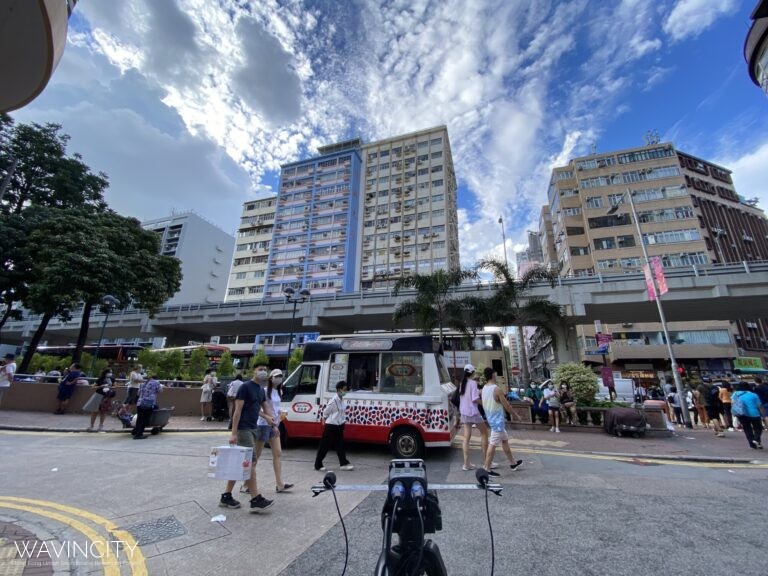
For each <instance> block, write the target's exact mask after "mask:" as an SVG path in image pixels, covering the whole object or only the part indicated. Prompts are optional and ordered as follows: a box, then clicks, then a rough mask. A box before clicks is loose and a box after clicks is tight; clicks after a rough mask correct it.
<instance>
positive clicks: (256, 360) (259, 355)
mask: <svg viewBox="0 0 768 576" xmlns="http://www.w3.org/2000/svg"><path fill="white" fill-rule="evenodd" d="M259 364H264V365H265V366H269V356H267V351H266V350H265V349H264V346H259V349H258V350H256V354H254V355H253V358H251V361H250V363H249V366H251V367H253V366H258V365H259Z"/></svg>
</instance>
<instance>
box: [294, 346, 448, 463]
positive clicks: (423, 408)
mask: <svg viewBox="0 0 768 576" xmlns="http://www.w3.org/2000/svg"><path fill="white" fill-rule="evenodd" d="M340 380H344V381H346V382H347V384H348V385H349V392H348V393H347V395H346V396H345V397H344V399H345V401H346V404H347V422H346V425H345V427H344V438H345V439H346V440H348V441H350V442H367V443H372V444H387V445H389V447H390V449H391V451H392V453H393V454H394V455H395V456H396V457H398V458H417V457H422V456H423V455H424V450H425V448H430V447H437V446H445V447H447V446H450V445H451V441H452V440H453V436H454V434H455V433H456V424H457V423H458V418H459V414H458V412H457V411H456V409H455V407H454V406H453V404H451V402H450V395H451V393H452V392H453V391H454V390H455V389H456V388H455V386H454V385H453V383H452V382H451V377H450V374H449V372H448V368H447V366H446V363H445V359H444V358H443V355H442V352H441V350H440V348H439V343H438V340H437V338H434V337H432V336H417V335H413V334H397V333H372V334H356V335H344V336H324V337H323V340H321V341H318V342H310V343H308V344H306V346H305V347H304V359H303V361H302V363H301V365H300V366H299V367H298V368H296V370H294V371H293V372H292V373H291V374H290V376H289V377H288V378H287V379H286V381H285V382H284V383H283V401H282V408H283V409H284V410H286V411H287V416H286V417H285V419H284V420H283V422H282V428H283V429H282V434H283V437H284V438H283V439H284V440H285V441H286V442H290V440H291V439H292V438H320V437H321V436H322V431H323V420H322V413H323V408H324V407H325V405H326V403H327V402H328V401H329V400H331V399H332V398H333V396H334V394H336V384H337V383H338V382H339V381H340Z"/></svg>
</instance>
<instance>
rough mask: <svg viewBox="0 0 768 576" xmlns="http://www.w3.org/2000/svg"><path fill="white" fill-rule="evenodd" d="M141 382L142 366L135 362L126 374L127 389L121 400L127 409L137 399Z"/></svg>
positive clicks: (142, 375)
mask: <svg viewBox="0 0 768 576" xmlns="http://www.w3.org/2000/svg"><path fill="white" fill-rule="evenodd" d="M143 382H144V367H143V366H142V365H141V364H137V365H136V366H135V367H134V368H133V370H131V372H130V373H129V374H128V390H127V391H126V396H125V401H124V402H123V404H125V406H126V407H127V409H128V410H129V411H130V409H131V406H135V405H136V401H137V400H138V399H139V388H140V387H141V384H142V383H143Z"/></svg>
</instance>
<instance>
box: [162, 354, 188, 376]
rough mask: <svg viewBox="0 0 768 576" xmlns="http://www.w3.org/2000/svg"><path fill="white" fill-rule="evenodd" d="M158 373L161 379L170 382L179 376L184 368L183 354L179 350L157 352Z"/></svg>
mask: <svg viewBox="0 0 768 576" xmlns="http://www.w3.org/2000/svg"><path fill="white" fill-rule="evenodd" d="M158 355H159V357H160V359H159V362H158V367H157V369H158V372H159V373H160V377H161V378H165V379H168V380H172V379H174V378H176V376H178V375H179V374H181V369H182V367H183V366H184V354H182V352H181V350H171V351H170V352H159V353H158Z"/></svg>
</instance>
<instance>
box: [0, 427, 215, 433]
mask: <svg viewBox="0 0 768 576" xmlns="http://www.w3.org/2000/svg"><path fill="white" fill-rule="evenodd" d="M0 430H14V431H17V432H63V433H69V434H78V433H83V434H98V432H88V431H87V430H86V429H85V428H51V427H45V426H10V425H0ZM150 430H151V428H147V430H146V432H147V433H149V431H150ZM130 431H131V429H130V428H123V429H120V430H104V432H103V433H105V434H124V433H129V432H130ZM162 432H163V433H166V432H215V433H217V434H218V433H222V434H224V433H227V432H229V430H226V429H222V428H163V430H162Z"/></svg>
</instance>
